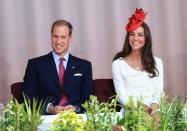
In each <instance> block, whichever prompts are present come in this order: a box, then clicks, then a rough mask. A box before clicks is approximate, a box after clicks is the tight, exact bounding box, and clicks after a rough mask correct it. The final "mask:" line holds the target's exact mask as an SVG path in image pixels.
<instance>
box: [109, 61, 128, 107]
mask: <svg viewBox="0 0 187 131" xmlns="http://www.w3.org/2000/svg"><path fill="white" fill-rule="evenodd" d="M120 64H121V63H120V60H115V61H114V62H113V63H112V75H113V82H114V87H115V91H116V94H117V99H118V100H119V102H120V103H121V104H122V106H124V105H125V104H127V103H128V98H129V95H128V93H127V91H126V89H125V81H124V79H123V76H122V69H121V65H120Z"/></svg>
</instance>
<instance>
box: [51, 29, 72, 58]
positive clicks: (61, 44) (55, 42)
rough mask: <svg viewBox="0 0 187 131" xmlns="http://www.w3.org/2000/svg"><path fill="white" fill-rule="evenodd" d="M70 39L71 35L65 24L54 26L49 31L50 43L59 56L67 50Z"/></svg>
mask: <svg viewBox="0 0 187 131" xmlns="http://www.w3.org/2000/svg"><path fill="white" fill-rule="evenodd" d="M71 41H72V35H69V29H68V27H67V26H65V25H59V26H55V27H54V28H53V32H52V33H51V44H52V48H53V50H54V51H55V52H56V53H57V54H58V55H59V56H61V57H63V56H64V55H65V54H66V53H67V52H68V48H69V45H70V43H71Z"/></svg>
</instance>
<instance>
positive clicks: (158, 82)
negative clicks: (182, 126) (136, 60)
mask: <svg viewBox="0 0 187 131" xmlns="http://www.w3.org/2000/svg"><path fill="white" fill-rule="evenodd" d="M155 61H156V67H157V69H158V71H159V74H158V77H155V78H153V79H154V80H153V85H154V87H155V88H156V89H155V90H156V92H155V95H154V97H153V100H152V103H157V104H159V100H160V98H161V95H162V94H163V92H164V78H163V63H162V60H161V59H159V58H156V59H155Z"/></svg>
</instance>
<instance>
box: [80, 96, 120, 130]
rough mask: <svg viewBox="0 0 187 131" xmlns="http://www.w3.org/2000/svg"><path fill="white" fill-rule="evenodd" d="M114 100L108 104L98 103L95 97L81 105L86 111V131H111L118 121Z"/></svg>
mask: <svg viewBox="0 0 187 131" xmlns="http://www.w3.org/2000/svg"><path fill="white" fill-rule="evenodd" d="M116 103H117V102H116V99H112V100H111V102H110V103H109V102H108V103H99V101H98V100H97V97H96V96H90V100H89V101H87V102H86V103H84V104H83V107H84V108H85V109H86V113H85V114H86V116H87V123H86V128H85V130H86V131H95V130H97V131H112V125H113V124H115V123H116V121H117V120H118V119H119V118H118V117H116V110H115V109H116Z"/></svg>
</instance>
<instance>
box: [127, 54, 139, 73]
mask: <svg viewBox="0 0 187 131" xmlns="http://www.w3.org/2000/svg"><path fill="white" fill-rule="evenodd" d="M125 60H126V62H127V63H128V64H129V65H130V66H131V67H132V68H134V69H136V70H139V71H142V70H143V65H142V63H141V61H140V60H136V59H133V58H131V57H126V58H125Z"/></svg>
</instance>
